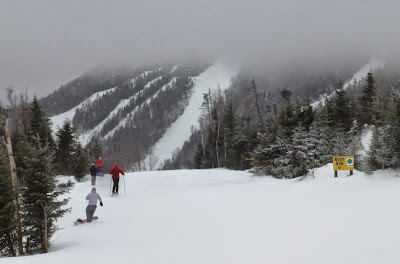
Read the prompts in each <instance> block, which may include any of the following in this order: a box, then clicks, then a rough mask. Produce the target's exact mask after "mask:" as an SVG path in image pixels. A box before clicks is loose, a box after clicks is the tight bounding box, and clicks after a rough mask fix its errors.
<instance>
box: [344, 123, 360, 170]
mask: <svg viewBox="0 0 400 264" xmlns="http://www.w3.org/2000/svg"><path fill="white" fill-rule="evenodd" d="M361 132H362V131H361V130H360V129H359V127H358V125H357V122H355V123H354V124H353V126H352V128H351V129H350V131H349V132H348V133H347V135H348V140H347V147H346V155H347V156H353V157H354V167H355V168H357V167H358V166H359V164H363V161H362V157H361V155H360V152H361V151H362V150H363V148H364V147H363V145H362V139H361V135H362V133H361Z"/></svg>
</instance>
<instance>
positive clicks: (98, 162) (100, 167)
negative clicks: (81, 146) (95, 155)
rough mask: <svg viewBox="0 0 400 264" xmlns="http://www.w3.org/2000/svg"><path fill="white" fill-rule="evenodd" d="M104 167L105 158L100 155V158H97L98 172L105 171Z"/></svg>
mask: <svg viewBox="0 0 400 264" xmlns="http://www.w3.org/2000/svg"><path fill="white" fill-rule="evenodd" d="M102 168H103V160H102V159H101V157H99V159H98V160H97V172H103V171H102Z"/></svg>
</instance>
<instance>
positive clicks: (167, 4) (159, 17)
mask: <svg viewBox="0 0 400 264" xmlns="http://www.w3.org/2000/svg"><path fill="white" fill-rule="evenodd" d="M399 10H400V3H398V1H394V0H393V1H392V0H376V1H375V0H260V1H256V0H248V1H244V0H239V1H236V0H199V1H190V0H168V1H167V0H165V1H161V0H159V1H152V0H143V1H138V0H131V1H128V0H115V1H102V0H90V1H89V0H88V1H85V0H68V1H64V0H62V1H58V0H36V1H35V0H26V1H19V0H1V1H0V38H1V39H0V87H1V91H2V93H3V94H4V90H5V87H7V86H8V85H10V84H12V85H14V86H15V87H16V89H17V90H19V91H21V90H25V89H28V91H29V92H30V93H31V94H32V93H36V94H37V95H38V96H44V95H47V94H48V93H50V92H51V91H53V90H55V89H57V88H59V86H60V85H61V84H63V83H66V82H67V81H70V80H71V79H73V78H75V77H78V76H79V75H80V74H82V73H83V72H85V71H87V70H89V69H91V68H93V67H95V66H96V65H98V64H104V63H110V62H113V63H115V62H129V63H133V64H135V63H140V62H143V61H148V60H156V61H157V60H161V59H162V60H165V59H176V58H178V59H179V58H181V57H191V56H201V57H206V58H209V57H215V56H234V57H237V58H240V59H243V58H259V59H260V58H261V59H262V60H263V61H265V62H266V63H272V62H275V61H280V60H290V59H292V58H294V56H297V57H301V58H304V59H311V58H324V59H326V60H329V58H333V57H336V55H337V54H349V53H351V52H352V51H363V52H366V53H368V54H371V55H373V56H381V57H390V56H392V55H394V54H396V52H397V48H398V47H399V44H400V43H399V38H400V37H399V25H400V23H399V22H400V16H399V15H398V11H399Z"/></svg>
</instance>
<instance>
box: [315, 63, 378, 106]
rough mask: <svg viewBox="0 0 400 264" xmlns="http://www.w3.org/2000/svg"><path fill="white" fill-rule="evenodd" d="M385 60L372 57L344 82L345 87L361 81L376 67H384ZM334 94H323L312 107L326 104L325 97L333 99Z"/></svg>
mask: <svg viewBox="0 0 400 264" xmlns="http://www.w3.org/2000/svg"><path fill="white" fill-rule="evenodd" d="M384 64H385V63H384V62H383V61H382V60H379V59H377V58H371V59H370V61H369V62H368V63H367V64H366V65H364V66H363V67H362V68H361V69H360V70H359V71H358V72H356V73H355V74H354V75H353V77H351V79H350V80H348V81H347V82H346V83H344V84H343V88H344V89H346V88H347V87H348V86H349V85H350V84H353V83H354V81H359V80H361V79H362V78H364V77H365V76H367V74H368V73H369V72H370V71H371V70H374V69H378V68H382V67H383V66H384ZM333 96H334V93H332V94H330V95H328V96H327V95H326V94H325V95H324V96H321V99H320V100H318V101H316V102H314V103H312V104H311V105H312V107H313V108H316V107H318V106H323V105H324V104H325V98H326V97H327V98H328V99H331V98H332V97H333Z"/></svg>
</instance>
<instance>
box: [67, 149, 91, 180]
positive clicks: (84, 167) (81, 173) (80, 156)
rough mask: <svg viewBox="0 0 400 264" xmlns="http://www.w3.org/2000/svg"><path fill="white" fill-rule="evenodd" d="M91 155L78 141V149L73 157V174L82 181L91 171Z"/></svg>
mask: <svg viewBox="0 0 400 264" xmlns="http://www.w3.org/2000/svg"><path fill="white" fill-rule="evenodd" d="M89 165H90V162H89V157H88V155H87V153H86V152H85V151H84V150H83V148H82V146H81V144H79V143H77V146H76V150H75V152H74V154H73V156H72V159H71V167H72V174H73V175H74V176H75V178H76V179H77V180H78V181H81V180H82V179H83V177H85V175H87V174H88V171H89Z"/></svg>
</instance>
